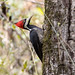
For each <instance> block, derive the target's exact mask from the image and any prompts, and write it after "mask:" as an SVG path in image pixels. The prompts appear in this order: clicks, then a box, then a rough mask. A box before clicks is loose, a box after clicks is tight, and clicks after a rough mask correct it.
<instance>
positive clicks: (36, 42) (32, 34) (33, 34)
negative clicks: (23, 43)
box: [30, 29, 43, 61]
mask: <svg viewBox="0 0 75 75" xmlns="http://www.w3.org/2000/svg"><path fill="white" fill-rule="evenodd" d="M30 41H31V43H32V45H33V47H34V49H35V52H36V53H37V55H38V57H39V58H40V60H41V61H42V57H43V54H42V43H41V42H40V40H39V36H38V34H37V31H36V30H35V29H32V30H31V31H30Z"/></svg>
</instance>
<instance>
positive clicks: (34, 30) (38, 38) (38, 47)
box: [15, 16, 43, 61]
mask: <svg viewBox="0 0 75 75" xmlns="http://www.w3.org/2000/svg"><path fill="white" fill-rule="evenodd" d="M31 18H32V16H31V17H29V18H27V19H23V20H21V21H19V22H17V23H15V24H16V26H18V27H20V28H22V29H26V30H28V31H30V41H31V43H32V45H33V47H34V49H35V52H36V54H37V55H38V57H39V58H40V60H41V61H42V58H43V54H42V39H43V30H42V29H41V28H39V27H37V26H35V25H30V20H31Z"/></svg>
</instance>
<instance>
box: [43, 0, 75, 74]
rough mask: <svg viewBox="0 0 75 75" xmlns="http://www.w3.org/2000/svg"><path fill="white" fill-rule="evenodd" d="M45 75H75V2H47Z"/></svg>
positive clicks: (66, 0) (44, 47)
mask: <svg viewBox="0 0 75 75" xmlns="http://www.w3.org/2000/svg"><path fill="white" fill-rule="evenodd" d="M44 23H45V24H44V26H43V29H44V39H43V75H75V63H74V62H75V58H74V57H75V0H45V21H44Z"/></svg>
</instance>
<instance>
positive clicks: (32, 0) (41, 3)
mask: <svg viewBox="0 0 75 75" xmlns="http://www.w3.org/2000/svg"><path fill="white" fill-rule="evenodd" d="M25 1H28V2H32V3H35V4H40V5H44V3H43V2H38V1H34V0H25Z"/></svg>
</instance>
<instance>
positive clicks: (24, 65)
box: [22, 61, 27, 72]
mask: <svg viewBox="0 0 75 75" xmlns="http://www.w3.org/2000/svg"><path fill="white" fill-rule="evenodd" d="M26 68H27V61H25V62H24V64H23V68H22V72H24V70H25V69H26Z"/></svg>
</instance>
